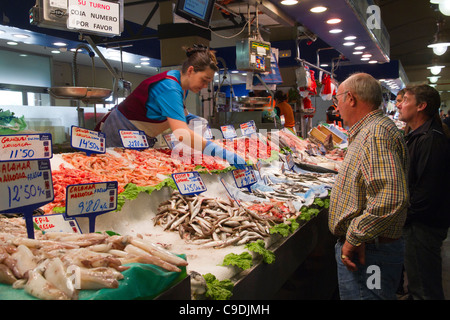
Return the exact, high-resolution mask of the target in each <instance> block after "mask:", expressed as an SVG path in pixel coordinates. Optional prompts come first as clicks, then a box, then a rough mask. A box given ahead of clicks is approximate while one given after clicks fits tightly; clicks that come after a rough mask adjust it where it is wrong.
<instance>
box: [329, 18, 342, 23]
mask: <svg viewBox="0 0 450 320" xmlns="http://www.w3.org/2000/svg"><path fill="white" fill-rule="evenodd" d="M341 22H342V20H341V19H339V18H333V19H329V20H327V23H328V24H337V23H341Z"/></svg>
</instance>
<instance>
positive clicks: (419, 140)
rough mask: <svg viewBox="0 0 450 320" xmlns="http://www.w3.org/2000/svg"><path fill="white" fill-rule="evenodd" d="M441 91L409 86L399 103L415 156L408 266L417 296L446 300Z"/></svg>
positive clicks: (447, 157) (448, 216) (449, 145)
mask: <svg viewBox="0 0 450 320" xmlns="http://www.w3.org/2000/svg"><path fill="white" fill-rule="evenodd" d="M440 104H441V99H440V96H439V93H438V92H437V91H436V90H435V89H434V88H432V87H430V86H428V85H418V86H413V87H407V88H406V92H405V95H404V97H403V102H402V103H401V104H400V105H399V106H398V110H399V120H402V121H404V122H406V124H407V126H409V127H410V128H411V131H410V132H409V133H408V134H407V135H406V136H405V139H406V143H407V146H408V152H409V156H410V166H409V172H408V185H409V191H410V207H409V209H408V214H407V219H406V223H405V227H404V236H405V240H406V242H405V244H406V246H405V269H406V275H407V278H408V290H409V294H410V297H411V298H412V299H433V300H437V299H444V293H443V288H442V258H441V246H442V242H443V241H444V240H445V238H446V237H447V231H448V228H449V226H450V211H449V210H448V205H447V204H446V203H448V202H447V201H448V196H449V195H450V187H449V186H450V184H449V183H448V181H449V163H450V140H449V137H448V136H447V135H446V134H445V131H444V130H443V127H442V122H441V120H440V118H439V106H440Z"/></svg>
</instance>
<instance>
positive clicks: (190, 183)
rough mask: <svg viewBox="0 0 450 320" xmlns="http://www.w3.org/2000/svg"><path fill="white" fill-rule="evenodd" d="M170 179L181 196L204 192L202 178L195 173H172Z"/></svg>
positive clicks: (204, 187)
mask: <svg viewBox="0 0 450 320" xmlns="http://www.w3.org/2000/svg"><path fill="white" fill-rule="evenodd" d="M172 178H173V180H174V181H175V184H176V185H177V188H178V190H179V191H180V193H181V194H183V195H191V194H199V193H202V192H204V191H206V186H205V184H204V183H203V180H202V177H201V176H200V173H198V172H197V171H192V172H179V173H172Z"/></svg>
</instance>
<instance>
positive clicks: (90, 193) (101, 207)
mask: <svg viewBox="0 0 450 320" xmlns="http://www.w3.org/2000/svg"><path fill="white" fill-rule="evenodd" d="M117 186H118V183H117V181H108V182H95V183H85V184H72V185H68V186H67V187H66V212H65V214H64V216H65V218H66V219H67V218H73V217H88V218H89V232H95V218H96V217H97V216H98V215H100V214H103V213H106V212H109V211H113V210H116V209H117V195H118V193H117Z"/></svg>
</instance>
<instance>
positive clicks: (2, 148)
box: [0, 133, 53, 161]
mask: <svg viewBox="0 0 450 320" xmlns="http://www.w3.org/2000/svg"><path fill="white" fill-rule="evenodd" d="M52 157H53V153H52V135H51V134H50V133H39V134H16V135H5V136H0V161H15V160H38V159H51V158H52Z"/></svg>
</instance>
